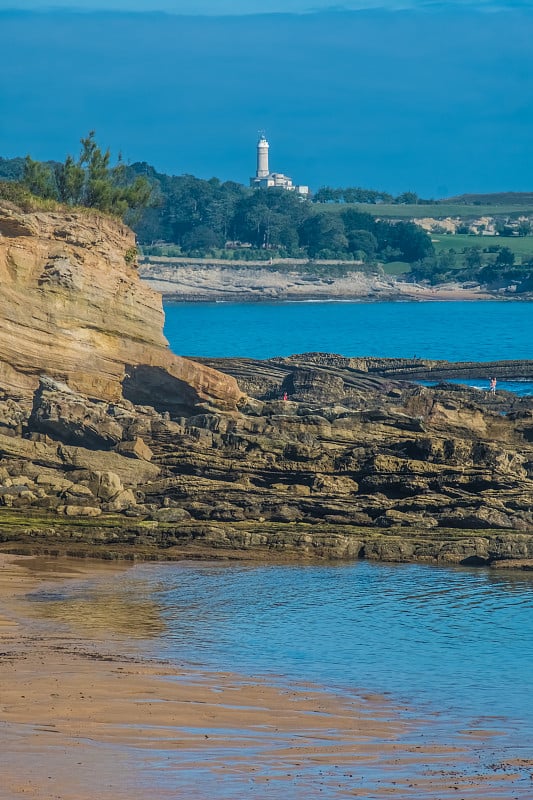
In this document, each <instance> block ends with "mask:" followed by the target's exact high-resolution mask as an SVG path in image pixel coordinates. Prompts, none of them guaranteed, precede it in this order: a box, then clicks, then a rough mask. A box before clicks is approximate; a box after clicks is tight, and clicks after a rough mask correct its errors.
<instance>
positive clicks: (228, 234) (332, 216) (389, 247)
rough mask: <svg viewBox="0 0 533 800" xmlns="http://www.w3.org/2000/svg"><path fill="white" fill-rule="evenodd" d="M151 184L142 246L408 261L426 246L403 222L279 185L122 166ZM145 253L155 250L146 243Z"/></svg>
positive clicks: (139, 225)
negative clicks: (329, 204)
mask: <svg viewBox="0 0 533 800" xmlns="http://www.w3.org/2000/svg"><path fill="white" fill-rule="evenodd" d="M129 170H130V171H131V177H133V176H139V175H142V176H143V177H145V178H146V179H147V180H148V181H149V182H150V184H151V185H152V187H153V191H152V203H151V206H150V207H149V208H147V209H145V211H144V212H143V214H142V216H141V218H140V219H139V220H138V222H136V223H135V225H134V228H135V231H136V233H137V236H138V238H139V242H140V244H141V245H142V246H143V247H144V248H145V249H146V250H148V249H149V248H150V246H152V248H154V247H155V248H157V246H158V243H162V242H172V243H174V244H175V245H177V246H178V247H179V248H180V250H181V252H182V253H183V254H186V255H190V256H198V257H200V256H206V255H214V254H217V255H221V253H220V251H221V250H224V249H225V250H226V251H228V250H229V251H231V253H232V255H233V256H234V257H235V256H237V257H238V256H239V255H241V256H244V257H246V255H247V253H246V249H247V246H248V248H249V249H251V250H252V251H253V253H250V256H252V255H254V254H257V253H258V252H261V253H264V254H271V255H272V254H274V253H275V254H276V255H279V256H282V257H298V256H299V257H302V256H303V257H309V258H321V259H335V258H339V259H357V260H363V261H367V262H369V261H373V260H380V261H395V260H403V261H408V262H412V261H416V260H417V259H422V258H424V257H425V256H427V255H430V254H431V253H432V252H433V246H432V244H431V239H430V237H429V236H428V235H427V233H425V231H423V230H422V229H421V228H419V227H418V226H417V225H414V224H413V223H410V222H399V223H396V222H387V221H378V220H376V219H375V218H374V217H373V216H372V215H371V214H367V213H362V212H360V211H356V210H355V209H351V208H346V209H342V210H341V209H339V210H337V209H336V210H335V211H334V212H333V211H330V210H327V209H321V208H319V207H317V206H316V205H314V204H313V203H312V202H310V201H309V200H305V199H303V198H302V197H300V196H299V195H297V194H296V193H294V192H289V191H286V190H284V189H250V188H248V187H245V186H243V185H242V184H239V183H234V182H232V181H226V182H224V183H223V182H221V181H219V180H218V179H217V178H212V179H211V180H208V181H205V180H201V179H200V178H195V177H193V176H192V175H180V176H169V175H164V174H161V173H158V172H156V171H155V170H154V168H153V167H151V166H150V165H148V164H133V165H132V166H131V167H129ZM152 252H156V251H155V250H154V249H152Z"/></svg>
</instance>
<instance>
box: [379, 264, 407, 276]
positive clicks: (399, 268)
mask: <svg viewBox="0 0 533 800" xmlns="http://www.w3.org/2000/svg"><path fill="white" fill-rule="evenodd" d="M410 269H411V265H410V264H408V263H407V261H389V262H387V263H385V264H383V272H384V273H385V275H403V274H404V273H405V272H409V270H410Z"/></svg>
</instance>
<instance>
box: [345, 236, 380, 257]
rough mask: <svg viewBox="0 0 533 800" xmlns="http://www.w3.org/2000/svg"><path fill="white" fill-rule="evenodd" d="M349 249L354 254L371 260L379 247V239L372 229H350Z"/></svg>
mask: <svg viewBox="0 0 533 800" xmlns="http://www.w3.org/2000/svg"><path fill="white" fill-rule="evenodd" d="M347 237H348V249H349V251H350V253H353V254H354V256H357V257H359V258H363V259H364V260H365V261H371V260H372V259H373V258H374V257H375V255H376V252H377V249H378V240H377V239H376V237H375V236H374V234H373V233H370V231H364V230H360V231H357V230H356V231H350V232H349V233H348V234H347Z"/></svg>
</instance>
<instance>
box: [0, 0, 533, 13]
mask: <svg viewBox="0 0 533 800" xmlns="http://www.w3.org/2000/svg"><path fill="white" fill-rule="evenodd" d="M530 5H531V0H337V1H335V0H0V9H19V10H20V9H28V10H49V9H58V8H62V9H81V10H85V11H87V10H96V9H98V10H119V11H151V12H153V11H166V12H168V13H174V14H217V15H218V14H224V15H240V14H264V13H272V12H276V13H280V12H284V13H308V12H314V11H319V10H327V9H331V8H337V9H348V10H360V9H378V8H386V9H390V10H398V9H422V8H423V9H426V10H427V9H429V10H431V9H434V8H441V9H442V8H444V9H445V8H451V7H453V6H459V7H463V8H465V7H472V8H477V9H481V10H486V11H493V10H495V9H500V10H506V9H510V8H528V7H529V6H530Z"/></svg>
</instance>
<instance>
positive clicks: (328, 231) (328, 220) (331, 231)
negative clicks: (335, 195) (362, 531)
mask: <svg viewBox="0 0 533 800" xmlns="http://www.w3.org/2000/svg"><path fill="white" fill-rule="evenodd" d="M301 240H302V244H303V245H304V246H307V252H308V254H309V256H311V258H316V257H317V256H322V257H326V258H328V257H333V258H336V257H337V256H339V255H342V254H344V253H346V252H347V250H348V239H347V237H346V231H345V228H344V222H343V220H342V217H341V216H340V215H338V214H334V213H330V212H329V211H325V212H320V213H317V214H312V215H311V216H310V217H308V218H307V219H306V220H305V222H304V223H303V225H302V226H301Z"/></svg>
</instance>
